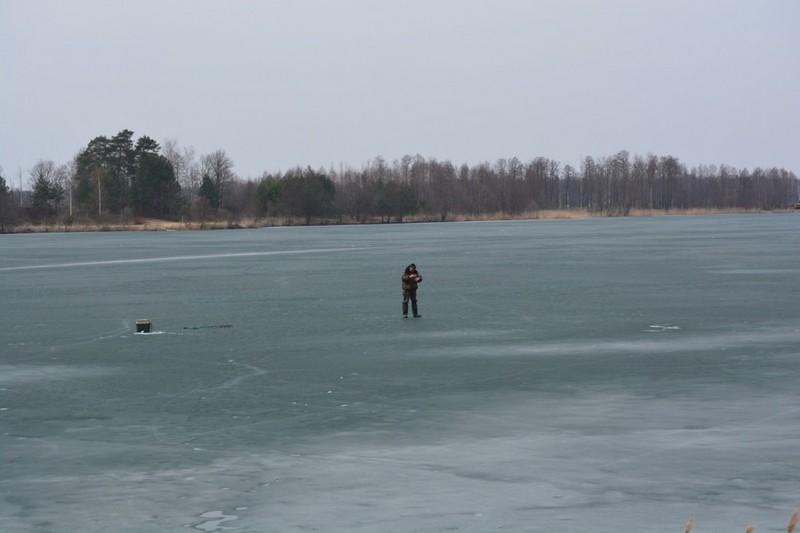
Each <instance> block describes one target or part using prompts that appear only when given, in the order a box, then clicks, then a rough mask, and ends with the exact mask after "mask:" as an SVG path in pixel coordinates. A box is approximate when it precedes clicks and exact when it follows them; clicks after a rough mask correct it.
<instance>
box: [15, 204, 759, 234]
mask: <svg viewBox="0 0 800 533" xmlns="http://www.w3.org/2000/svg"><path fill="white" fill-rule="evenodd" d="M763 212H765V211H761V210H758V209H671V210H667V211H663V210H656V209H631V210H630V211H629V212H628V213H608V212H592V211H589V210H586V209H550V210H538V211H527V212H524V213H518V214H513V215H512V214H508V213H493V214H485V215H479V216H469V215H464V214H453V215H450V216H448V217H447V219H446V220H445V221H444V222H488V221H497V220H567V219H587V218H607V217H622V216H628V217H648V216H672V215H716V214H734V213H763ZM770 212H772V211H770ZM420 222H442V220H440V219H439V218H437V217H431V216H414V215H411V216H405V217H403V222H402V223H420ZM388 223H397V222H396V221H394V220H389V219H386V218H380V217H373V218H371V219H368V220H366V221H364V222H363V224H388ZM357 224H362V222H358V221H355V220H352V219H350V218H349V217H337V218H327V219H313V220H312V221H311V224H310V225H312V226H325V225H329V226H339V225H357ZM304 225H306V224H305V221H304V220H301V219H298V218H290V217H258V218H256V217H242V218H239V219H238V220H207V221H203V222H197V221H172V220H160V219H155V218H135V219H133V220H129V221H125V220H118V221H113V220H112V221H106V222H74V223H72V224H68V225H67V224H63V223H52V222H51V223H43V224H31V223H25V224H19V225H16V226H6V227H5V233H58V232H75V233H80V232H105V231H197V230H220V229H244V228H266V227H280V226H304Z"/></svg>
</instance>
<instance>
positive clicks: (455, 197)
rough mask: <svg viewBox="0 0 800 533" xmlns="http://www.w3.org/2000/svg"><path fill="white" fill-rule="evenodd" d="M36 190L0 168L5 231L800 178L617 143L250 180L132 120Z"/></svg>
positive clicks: (743, 192)
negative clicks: (599, 148)
mask: <svg viewBox="0 0 800 533" xmlns="http://www.w3.org/2000/svg"><path fill="white" fill-rule="evenodd" d="M29 177H30V181H31V183H32V189H31V190H30V191H22V190H16V191H15V190H12V188H11V186H10V183H9V180H8V179H6V177H5V176H3V175H2V169H0V231H3V230H4V229H8V228H10V227H13V226H15V225H18V224H23V223H33V224H59V225H61V224H63V225H67V226H68V225H70V224H73V223H75V222H83V223H108V222H116V223H119V222H123V223H124V222H128V223H130V222H133V221H134V220H135V219H137V218H158V219H164V220H182V221H197V222H203V221H228V222H231V223H235V222H236V221H239V220H242V219H245V218H249V219H259V218H268V217H275V218H282V219H284V220H288V221H289V223H291V222H292V221H293V220H294V221H297V222H299V223H304V224H311V223H320V222H321V223H367V222H379V221H380V222H402V221H403V220H404V219H406V220H408V219H409V218H411V217H413V218H414V219H415V220H430V221H447V220H453V219H465V218H466V219H469V218H492V217H498V216H503V217H514V216H520V215H523V214H531V213H534V214H535V213H536V212H538V211H542V210H583V211H586V212H589V213H592V214H599V215H608V216H624V215H627V214H629V213H631V211H632V210H652V211H665V212H668V211H671V210H689V209H721V210H731V209H753V210H781V209H787V208H790V207H793V206H794V204H795V203H796V202H798V201H799V200H800V199H798V191H800V182H799V181H798V179H797V176H795V174H794V173H793V172H790V171H787V170H784V169H783V168H756V169H752V170H747V169H736V168H733V167H731V166H728V165H725V164H721V165H719V166H717V165H709V166H705V165H702V166H698V167H693V168H691V169H689V168H687V167H686V166H685V165H684V164H682V163H681V162H680V160H679V159H678V158H677V157H674V156H671V155H668V156H656V155H651V154H648V155H646V156H642V155H631V154H630V153H628V152H626V151H621V152H618V153H616V154H613V155H609V156H606V157H600V158H593V157H586V158H585V159H584V160H583V161H582V162H581V165H580V168H573V167H572V166H570V165H564V166H562V165H561V164H559V163H558V162H556V161H553V160H551V159H547V158H545V157H536V158H534V159H531V160H528V161H522V160H520V159H518V158H516V157H513V158H511V159H500V160H498V161H495V162H494V163H489V162H486V163H481V164H478V165H474V166H469V165H466V164H460V165H456V164H453V163H451V162H450V161H438V160H436V159H435V158H424V157H422V156H419V155H416V156H409V155H407V156H404V157H402V158H401V159H399V160H394V161H393V162H391V163H389V162H387V161H385V160H384V159H383V158H381V157H377V158H375V159H374V160H373V161H371V162H369V163H367V164H366V165H364V166H363V167H362V168H360V169H356V168H351V167H347V166H342V167H341V168H338V169H334V168H331V169H328V170H325V169H321V168H320V169H312V168H311V167H305V168H302V167H297V168H293V169H290V170H287V171H286V172H277V173H269V172H265V173H264V174H262V176H261V177H259V178H257V179H252V178H251V179H242V178H239V177H238V176H237V175H236V174H235V172H234V162H233V161H232V160H231V159H230V158H229V157H228V156H227V155H226V153H225V152H224V151H223V150H218V151H216V152H213V153H210V154H206V155H202V156H200V157H199V158H198V157H196V156H195V153H194V150H193V149H191V148H181V147H179V146H178V143H177V142H176V141H174V140H167V141H165V142H164V144H163V146H162V145H159V143H157V142H156V141H154V140H153V139H151V138H150V137H147V136H142V137H139V138H138V139H136V140H135V141H134V134H133V132H132V131H130V130H123V131H120V132H119V133H118V134H116V135H114V136H113V137H110V138H109V137H105V136H99V137H96V138H94V139H92V140H91V141H90V142H89V143H88V144H87V146H86V147H85V148H83V149H82V150H80V152H79V153H78V155H77V156H76V157H75V158H74V160H73V161H71V162H69V163H67V164H63V165H57V164H55V163H54V162H52V161H45V160H40V161H39V162H38V163H36V165H34V167H33V168H32V169H30V174H29Z"/></svg>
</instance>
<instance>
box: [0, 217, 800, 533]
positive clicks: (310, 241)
mask: <svg viewBox="0 0 800 533" xmlns="http://www.w3.org/2000/svg"><path fill="white" fill-rule="evenodd" d="M799 252H800V216H797V215H795V214H792V213H789V214H776V215H768V214H764V215H717V216H680V217H653V218H619V219H591V220H564V221H526V222H484V223H447V224H413V225H412V224H403V225H375V226H347V227H311V228H307V227H291V228H270V229H262V230H239V231H207V232H160V233H95V234H34V235H0V295H2V296H0V303H2V307H1V308H0V318H2V327H0V455H1V459H0V493H1V494H0V495H1V499H0V531H3V532H4V533H16V532H25V533H31V532H33V533H44V532H54V533H97V532H115V533H142V532H144V533H156V532H159V533H161V532H177V531H181V532H186V531H206V532H214V531H228V530H231V531H240V532H276V533H279V532H293V531H297V532H299V531H325V532H340V531H341V532H344V531H347V532H350V531H365V532H397V533H401V532H402V533H408V532H441V531H470V532H486V531H495V530H499V531H520V532H522V531H524V532H542V533H544V532H548V533H551V532H560V531H564V532H567V531H586V532H597V533H612V532H613V533H625V532H630V533H634V532H636V533H642V532H654V533H657V532H667V531H683V528H684V526H685V524H686V521H687V519H688V518H689V517H690V516H691V515H695V525H694V533H703V532H709V533H719V532H721V531H744V529H745V527H746V526H747V525H749V524H755V525H756V526H757V531H758V532H759V533H762V532H768V531H776V532H777V531H786V522H787V520H788V518H789V516H790V515H791V513H792V512H793V511H794V510H795V509H796V508H797V507H798V506H800V313H798V304H799V303H800V253H799ZM411 262H414V263H416V264H417V266H418V268H419V270H420V272H421V274H422V275H423V276H424V281H423V283H422V284H421V287H420V290H419V299H420V311H421V313H422V314H423V317H422V318H419V319H407V320H403V319H402V318H401V290H400V279H399V278H400V274H401V272H402V270H403V268H404V267H405V266H406V265H407V264H408V263H411ZM142 318H146V319H150V320H151V321H152V324H153V329H154V333H152V334H149V335H142V334H136V333H135V321H136V319H142Z"/></svg>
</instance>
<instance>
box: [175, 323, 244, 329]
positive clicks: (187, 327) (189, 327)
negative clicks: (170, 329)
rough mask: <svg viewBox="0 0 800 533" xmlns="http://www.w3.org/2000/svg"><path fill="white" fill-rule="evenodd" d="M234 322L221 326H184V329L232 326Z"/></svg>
mask: <svg viewBox="0 0 800 533" xmlns="http://www.w3.org/2000/svg"><path fill="white" fill-rule="evenodd" d="M232 327H233V324H220V325H219V326H184V327H183V329H209V328H232Z"/></svg>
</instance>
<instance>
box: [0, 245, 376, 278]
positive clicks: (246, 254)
mask: <svg viewBox="0 0 800 533" xmlns="http://www.w3.org/2000/svg"><path fill="white" fill-rule="evenodd" d="M360 249H361V248H356V247H350V248H320V249H317V250H314V249H310V250H281V251H272V252H241V253H229V254H211V255H176V256H170V257H147V258H140V259H113V260H109V261H86V262H82V263H55V264H52V265H26V266H15V267H2V268H0V272H9V271H12V270H39V269H45V268H69V267H84V266H103V265H127V264H132V263H166V262H168V261H195V260H198V259H227V258H230V257H259V256H264V255H290V254H314V253H324V252H345V251H353V250H360Z"/></svg>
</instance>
